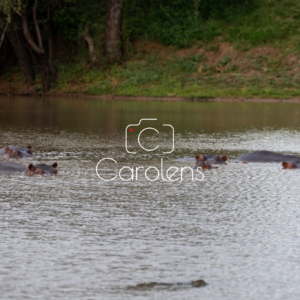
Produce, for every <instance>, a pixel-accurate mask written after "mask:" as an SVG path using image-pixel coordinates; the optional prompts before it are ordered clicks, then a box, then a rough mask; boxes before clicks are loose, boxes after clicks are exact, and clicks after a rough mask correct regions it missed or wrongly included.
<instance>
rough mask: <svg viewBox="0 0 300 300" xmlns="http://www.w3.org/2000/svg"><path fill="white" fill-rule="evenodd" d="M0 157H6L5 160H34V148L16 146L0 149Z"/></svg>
mask: <svg viewBox="0 0 300 300" xmlns="http://www.w3.org/2000/svg"><path fill="white" fill-rule="evenodd" d="M0 155H2V156H4V157H5V158H14V159H19V158H32V157H33V156H32V148H31V146H28V148H18V147H15V146H9V147H5V148H2V149H0Z"/></svg>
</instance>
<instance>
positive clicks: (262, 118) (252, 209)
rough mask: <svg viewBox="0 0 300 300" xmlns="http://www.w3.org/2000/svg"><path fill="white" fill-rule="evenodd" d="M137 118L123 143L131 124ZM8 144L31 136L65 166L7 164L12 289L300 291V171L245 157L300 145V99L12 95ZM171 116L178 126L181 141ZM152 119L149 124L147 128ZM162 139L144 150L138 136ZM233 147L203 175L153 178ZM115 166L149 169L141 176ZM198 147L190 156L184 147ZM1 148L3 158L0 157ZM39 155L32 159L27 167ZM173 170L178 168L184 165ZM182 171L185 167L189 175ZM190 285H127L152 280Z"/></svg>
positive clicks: (7, 274)
mask: <svg viewBox="0 0 300 300" xmlns="http://www.w3.org/2000/svg"><path fill="white" fill-rule="evenodd" d="M142 118H157V121H147V122H145V123H143V125H142V126H140V127H139V126H136V127H134V126H131V127H129V128H128V130H129V129H130V128H132V129H133V132H130V133H132V134H131V135H130V134H129V132H128V147H129V148H128V149H129V151H131V152H136V154H133V153H127V152H126V150H125V142H124V141H125V128H126V127H127V126H128V125H129V124H137V123H138V121H139V120H140V119H142ZM0 124H1V126H0V140H1V145H0V147H4V146H6V145H17V146H22V147H23V146H27V145H28V144H30V145H32V147H33V150H34V151H35V154H36V155H37V158H36V159H34V160H33V161H30V162H33V163H40V162H43V163H48V164H50V163H51V164H52V163H54V162H57V163H58V170H59V173H58V175H57V176H34V177H27V176H25V175H23V174H6V175H3V174H0V180H1V184H0V241H1V242H0V255H1V263H0V292H1V298H3V299H145V298H149V299H253V300H254V299H299V297H300V288H299V280H300V272H299V261H300V255H299V249H300V235H299V229H300V225H299V224H300V223H299V218H300V214H299V204H298V203H299V201H300V196H299V195H300V194H299V191H300V185H299V182H300V171H298V170H282V168H281V166H280V164H263V165H258V164H247V165H242V164H236V163H235V162H234V159H235V158H236V157H238V156H240V155H242V154H245V153H248V152H250V151H254V150H260V149H265V150H271V151H278V152H282V153H290V154H296V155H297V154H298V155H300V104H291V103H193V102H188V101H186V102H166V101H164V102H161V101H151V102H149V101H129V100H126V101H115V100H97V99H72V98H70V97H69V98H68V99H64V98H55V99H44V100H43V99H41V98H13V97H8V98H6V97H2V98H0ZM163 124H170V125H172V126H173V127H174V130H175V135H174V145H175V149H174V151H173V152H172V153H167V154H164V153H163V152H169V151H170V146H171V143H170V141H172V135H171V131H168V130H169V129H170V127H168V128H167V127H166V126H163ZM143 126H144V127H143ZM147 127H153V128H155V129H157V130H158V131H159V134H158V133H157V132H156V131H153V130H146V131H144V132H143V133H142V134H141V144H142V146H143V147H144V148H147V149H150V148H153V147H154V146H155V145H158V144H159V146H160V147H159V148H158V149H157V151H154V152H151V151H145V150H143V149H141V148H140V147H139V146H138V144H137V137H138V133H140V132H141V130H142V128H147ZM202 153H210V154H218V153H221V154H226V155H227V156H228V158H229V159H228V164H227V165H226V166H225V165H224V166H220V167H219V168H218V169H214V170H210V171H203V173H204V175H205V177H204V180H203V181H201V182H200V181H197V180H194V181H192V180H191V174H190V171H189V170H188V169H186V170H185V172H184V174H183V180H182V181H181V180H177V181H174V182H171V181H169V180H163V179H161V177H160V178H158V179H157V180H155V181H150V180H147V178H146V177H145V174H144V170H145V169H146V168H148V167H149V166H152V167H153V168H152V169H151V170H149V173H148V177H149V178H150V179H155V177H156V175H157V173H156V172H157V171H156V170H155V169H154V167H156V168H157V169H158V170H161V159H163V162H164V170H166V169H167V168H169V167H171V166H173V167H178V168H179V169H180V168H181V167H192V166H193V161H192V160H189V159H188V158H192V157H193V156H195V155H196V154H202ZM103 158H113V159H115V161H116V162H117V164H116V163H114V162H113V161H108V160H104V161H103V162H102V163H101V164H100V169H99V172H98V173H99V174H100V175H102V176H103V178H104V177H105V178H106V179H107V178H112V177H113V176H114V174H116V173H115V172H116V170H117V171H118V170H120V169H121V168H122V167H124V166H127V167H128V168H126V169H124V173H123V177H124V178H125V179H130V172H131V171H130V169H129V168H132V169H133V170H134V171H136V168H139V167H140V168H141V167H144V169H139V170H138V180H135V178H134V180H133V181H122V180H121V179H120V178H116V180H112V181H107V182H105V181H103V180H101V179H100V178H98V176H97V175H96V172H95V167H96V165H97V163H98V162H99V160H101V159H103ZM180 158H187V159H186V160H182V161H178V160H177V159H180ZM2 160H3V159H2ZM30 162H29V161H26V160H24V161H22V162H21V163H22V164H24V165H27V164H29V163H30ZM174 178H175V177H174ZM177 178H179V177H178V176H177ZM200 278H201V279H203V280H205V282H207V283H208V285H207V286H205V287H201V288H191V287H190V286H188V285H174V286H171V287H169V286H166V287H162V288H159V287H155V288H153V289H147V290H142V291H141V290H135V289H128V288H127V287H128V286H134V285H136V284H139V283H144V282H168V283H172V282H174V283H178V282H190V281H192V280H197V279H200Z"/></svg>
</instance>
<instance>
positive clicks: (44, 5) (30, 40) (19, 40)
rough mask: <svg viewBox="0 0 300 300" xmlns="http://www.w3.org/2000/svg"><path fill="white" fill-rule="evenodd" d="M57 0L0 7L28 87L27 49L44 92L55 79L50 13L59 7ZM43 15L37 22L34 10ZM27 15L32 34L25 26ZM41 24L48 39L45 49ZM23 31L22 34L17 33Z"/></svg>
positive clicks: (30, 79)
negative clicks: (31, 25)
mask: <svg viewBox="0 0 300 300" xmlns="http://www.w3.org/2000/svg"><path fill="white" fill-rule="evenodd" d="M57 1H58V0H52V1H51V0H42V2H40V1H39V0H33V1H30V0H26V1H25V2H24V1H21V0H12V1H7V2H6V3H5V5H3V6H1V7H0V13H1V11H2V15H3V14H4V15H6V19H7V22H8V27H7V31H6V35H7V37H8V39H9V41H10V43H11V44H12V47H13V49H14V52H15V54H16V56H17V58H18V62H19V65H20V67H21V70H22V71H23V72H24V75H25V78H26V81H27V83H28V84H32V83H33V80H34V75H33V70H32V65H31V61H30V60H29V57H28V54H27V50H26V48H27V49H28V51H29V53H30V55H31V58H32V61H33V63H34V65H35V66H36V68H37V70H38V72H39V74H40V77H41V83H42V92H43V93H46V92H48V91H49V90H50V87H51V81H52V80H55V79H56V71H55V68H54V64H53V51H54V49H53V36H52V22H51V11H52V10H53V9H54V8H55V7H56V6H57V5H58V2H57ZM29 6H32V13H31V14H30V12H28V8H29ZM38 8H39V10H40V11H41V12H42V13H41V15H44V16H46V17H44V18H43V19H42V20H41V22H38V19H37V10H38ZM28 16H29V17H32V19H33V25H34V26H33V28H34V30H33V32H34V37H32V32H31V31H30V29H29V26H28ZM40 24H41V26H42V27H43V28H42V29H43V33H44V36H45V37H46V38H47V39H48V50H47V51H46V50H45V48H44V45H43V39H42V35H41V28H40ZM20 28H21V29H22V32H21V30H20Z"/></svg>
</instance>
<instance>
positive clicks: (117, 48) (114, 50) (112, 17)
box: [106, 0, 123, 63]
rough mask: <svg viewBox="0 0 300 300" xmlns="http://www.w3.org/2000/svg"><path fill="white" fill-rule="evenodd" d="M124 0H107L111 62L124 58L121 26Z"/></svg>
mask: <svg viewBox="0 0 300 300" xmlns="http://www.w3.org/2000/svg"><path fill="white" fill-rule="evenodd" d="M122 5H123V0H107V15H106V54H107V59H108V61H109V62H110V63H118V62H120V61H121V59H122V49H121V45H122V43H121V26H122Z"/></svg>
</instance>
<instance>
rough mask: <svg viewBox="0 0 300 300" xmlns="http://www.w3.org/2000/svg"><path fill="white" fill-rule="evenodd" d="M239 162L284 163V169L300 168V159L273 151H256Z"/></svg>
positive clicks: (240, 158)
mask: <svg viewBox="0 0 300 300" xmlns="http://www.w3.org/2000/svg"><path fill="white" fill-rule="evenodd" d="M236 161H237V162H243V163H248V162H253V163H256V162H259V163H272V162H278V163H282V166H283V168H284V169H295V168H300V157H299V156H296V155H290V154H281V153H276V152H272V151H266V150H262V151H254V152H251V153H248V154H244V155H242V156H240V157H238V158H237V159H236Z"/></svg>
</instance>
